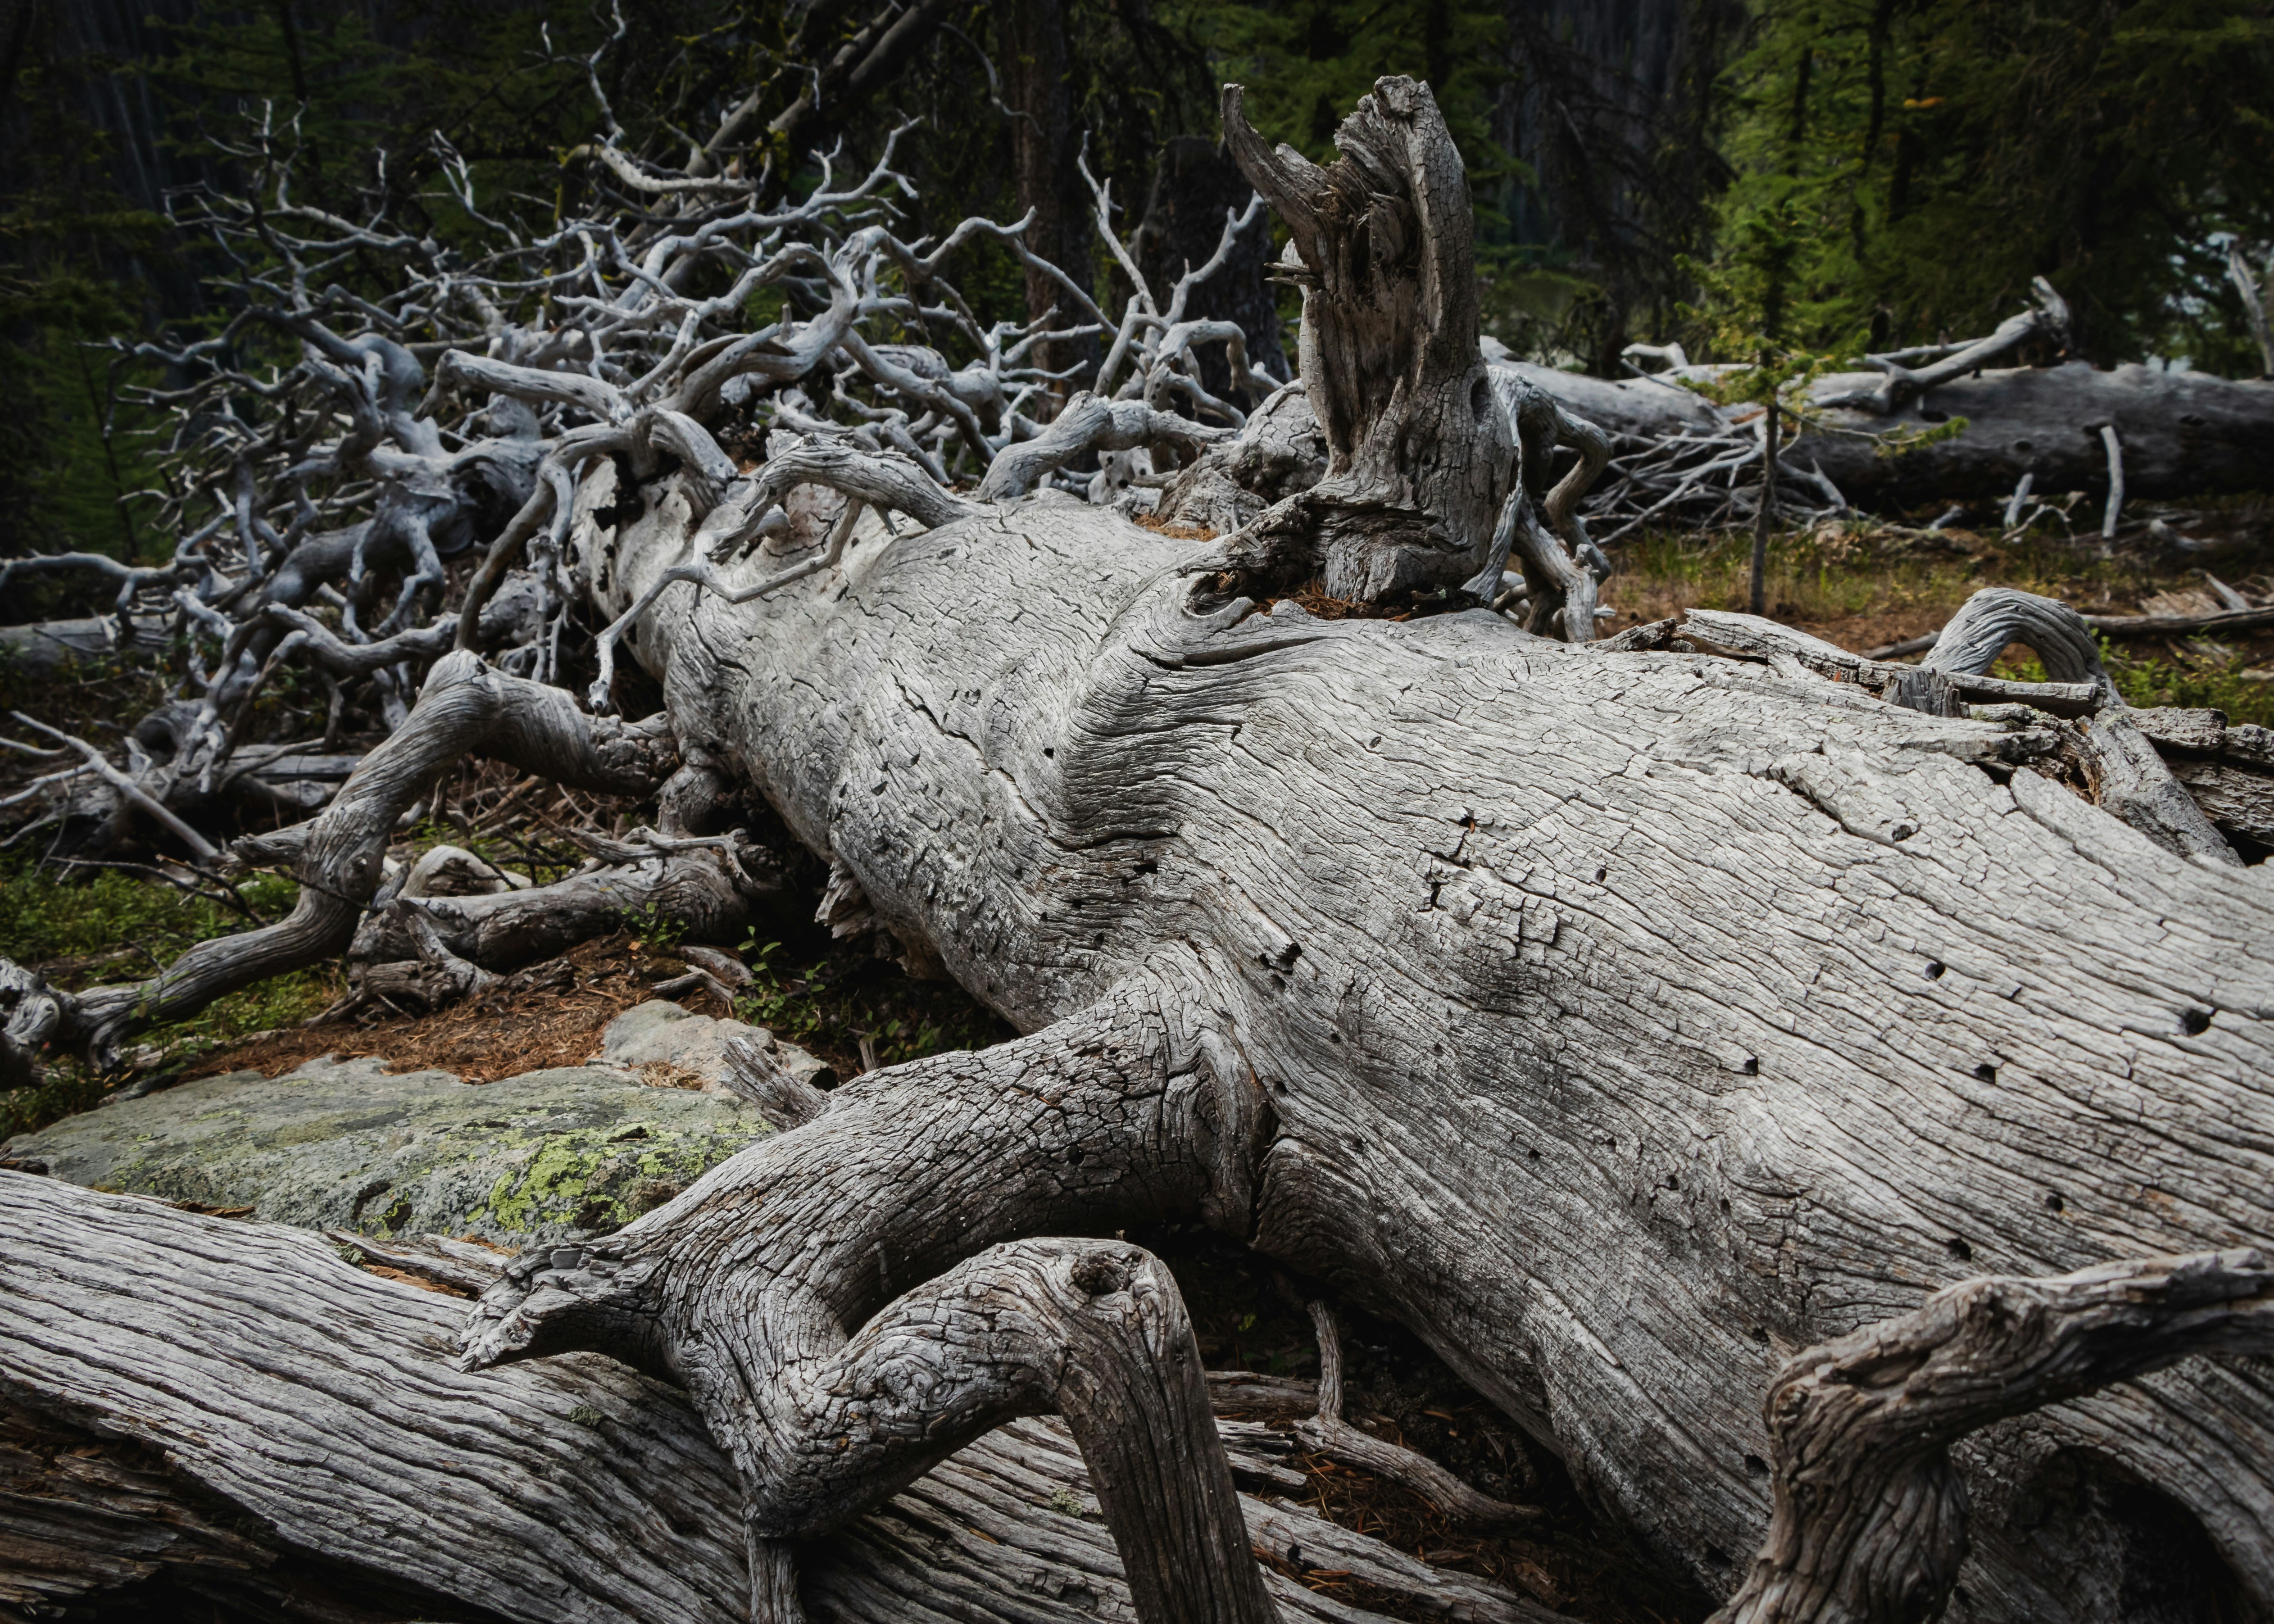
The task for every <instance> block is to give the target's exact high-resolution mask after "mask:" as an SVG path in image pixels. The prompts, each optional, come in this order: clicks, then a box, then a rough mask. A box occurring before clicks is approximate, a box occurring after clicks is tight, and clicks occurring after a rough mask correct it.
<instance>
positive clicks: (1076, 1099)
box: [463, 996, 1273, 1624]
mask: <svg viewBox="0 0 2274 1624" xmlns="http://www.w3.org/2000/svg"><path fill="white" fill-rule="evenodd" d="M1214 1047H1215V1045H1214V1043H1213V1042H1212V1041H1211V1040H1210V1039H1209V1038H1208V1037H1206V1036H1205V1035H1203V1034H1179V1032H1178V1030H1177V1028H1176V1026H1175V1024H1174V1023H1172V1022H1171V1021H1169V1020H1166V1019H1163V1017H1162V1016H1161V1015H1160V1014H1159V1013H1157V1012H1156V1011H1154V1010H1153V1008H1152V1006H1151V1005H1150V1004H1149V1003H1148V1001H1147V1000H1145V999H1144V998H1141V997H1138V996H1127V997H1119V998H1116V999H1113V1000H1110V1001H1108V1002H1107V1003H1106V1004H1101V1005H1099V1006H1097V1007H1096V1008H1094V1009H1092V1010H1090V1011H1085V1012H1084V1013H1083V1014H1081V1015H1077V1016H1074V1017H1072V1018H1070V1019H1067V1020H1065V1021H1062V1022H1060V1023H1059V1024H1058V1026H1053V1027H1050V1028H1049V1029H1047V1030H1046V1031H1044V1032H1043V1033H1039V1034H1035V1036H1033V1037H1029V1038H1023V1039H1020V1040H1018V1041H1014V1042H1012V1043H1008V1044H1005V1045H1003V1046H1001V1047H999V1048H998V1049H990V1050H987V1051H985V1052H983V1053H980V1054H962V1055H946V1056H934V1057H932V1058H930V1059H928V1060H922V1061H917V1062H915V1063H912V1064H908V1065H905V1066H900V1067H896V1068H893V1069H892V1070H890V1071H878V1072H873V1073H871V1074H870V1076H868V1077H866V1078H863V1079H861V1081H860V1082H858V1083H857V1084H854V1085H849V1086H847V1087H844V1088H840V1089H839V1090H838V1091H836V1093H835V1094H833V1095H832V1096H831V1098H830V1100H829V1101H828V1109H827V1110H826V1111H825V1112H824V1113H822V1114H821V1115H819V1116H816V1117H815V1118H813V1119H812V1120H811V1121H809V1122H808V1123H807V1124H806V1125H804V1126H802V1127H801V1128H800V1129H799V1130H798V1132H796V1133H794V1134H791V1135H777V1136H774V1137H772V1138H769V1139H764V1140H762V1141H760V1142H759V1143H758V1144H757V1145H756V1146H753V1147H751V1148H750V1149H749V1150H747V1151H745V1152H743V1153H742V1154H741V1155H739V1156H736V1157H734V1159H733V1160H731V1161H729V1162H725V1163H723V1164H722V1165H721V1166H719V1168H717V1169H713V1170H712V1172H711V1173H710V1174H708V1175H706V1176H705V1177H704V1178H703V1179H702V1180H701V1181H700V1182H699V1183H697V1184H696V1185H695V1186H694V1187H693V1188H692V1189H690V1190H689V1191H688V1192H686V1193H685V1194H684V1195H682V1196H681V1197H679V1198H678V1199H676V1200H674V1201H673V1202H671V1203H670V1204H669V1205H667V1206H666V1207H661V1208H659V1209H658V1210H657V1211H656V1212H654V1213H651V1214H648V1215H647V1216H646V1217H644V1218H642V1219H640V1220H638V1221H637V1222H635V1223H633V1224H631V1225H630V1226H629V1227H628V1228H626V1229H622V1230H620V1231H619V1232H617V1233H616V1234H615V1235H613V1236H610V1237H606V1239H604V1240H601V1241H599V1242H596V1243H593V1244H590V1245H586V1246H582V1247H571V1246H563V1247H556V1248H553V1249H551V1250H550V1251H548V1252H543V1253H540V1254H538V1255H535V1256H525V1257H524V1258H523V1259H517V1260H516V1263H515V1265H514V1266H513V1267H511V1268H509V1269H508V1273H507V1276H506V1278H505V1279H504V1280H503V1281H502V1282H500V1284H498V1285H497V1286H495V1287H493V1289H491V1290H490V1291H489V1292H487V1293H486V1294H485V1296H484V1297H483V1299H482V1301H481V1303H480V1304H479V1305H478V1307H477V1309H476V1311H475V1314H474V1316H473V1318H472V1319H471V1320H470V1321H469V1323H468V1325H467V1327H466V1331H465V1333H464V1338H463V1347H464V1350H465V1357H464V1362H465V1363H466V1364H468V1365H484V1364H490V1363H494V1362H497V1361H499V1360H501V1359H507V1358H512V1357H522V1356H524V1355H531V1354H540V1353H546V1352H554V1351H561V1350H567V1349H569V1348H575V1347H596V1348H601V1349H604V1350H609V1351H614V1352H617V1353H619V1354H621V1355H622V1356H624V1357H630V1358H632V1359H634V1360H635V1361H636V1362H639V1363H642V1364H644V1365H649V1366H650V1367H651V1368H652V1367H657V1366H660V1367H662V1368H664V1369H666V1370H667V1371H669V1372H672V1373H674V1374H675V1375H676V1376H677V1377H678V1378H679V1379H680V1380H682V1381H683V1382H685V1384H686V1385H687V1387H689V1391H690V1392H691V1393H692V1394H693V1395H694V1396H695V1398H696V1400H697V1402H698V1404H699V1405H700V1406H701V1408H702V1410H703V1413H704V1418H705V1419H706V1421H707V1422H708V1423H709V1424H710V1426H711V1429H712V1434H713V1435H714V1436H715V1437H716V1438H717V1439H718V1440H719V1443H720V1445H721V1447H724V1448H725V1449H726V1450H727V1453H728V1455H730V1456H731V1457H732V1458H733V1460H734V1463H735V1466H736V1469H737V1471H738V1473H739V1474H740V1476H741V1478H742V1485H743V1488H744V1492H745V1495H746V1502H747V1503H746V1512H745V1515H746V1517H747V1520H748V1527H749V1533H750V1537H751V1539H752V1541H753V1552H754V1556H755V1558H756V1559H757V1560H756V1563H755V1567H754V1574H755V1575H756V1576H757V1580H758V1583H757V1585H756V1587H755V1588H756V1591H757V1596H756V1600H757V1601H759V1602H764V1604H765V1605H770V1606H772V1607H774V1608H776V1611H774V1612H772V1613H764V1614H761V1615H760V1616H764V1617H768V1618H781V1617H790V1616H794V1614H790V1613H784V1612H781V1611H779V1608H780V1606H781V1605H782V1600H783V1596H784V1590H785V1587H784V1583H783V1580H782V1576H781V1571H780V1570H781V1568H782V1567H783V1565H784V1563H786V1562H787V1560H788V1559H787V1555H786V1553H783V1552H782V1551H781V1550H779V1548H778V1546H777V1544H776V1542H779V1541H786V1540H795V1539H801V1538H809V1537H811V1536H813V1535H816V1534H818V1533H821V1532H824V1531H825V1530H828V1529H831V1528H833V1527H836V1526H838V1525H839V1524H840V1523H842V1522H844V1521H846V1520H847V1519H848V1518H850V1517H852V1516H853V1515H856V1514H857V1513H859V1512H860V1511H862V1509H864V1508H865V1507H868V1506H869V1505H870V1504H872V1503H874V1502H875V1501H876V1500H879V1499H881V1498H883V1497H884V1496H885V1495H887V1494H890V1493H892V1492H895V1491H896V1490H897V1489H898V1488H900V1486H901V1485H904V1484H906V1483H907V1482H908V1481H910V1480H911V1479H912V1478H914V1477H916V1476H917V1475H918V1474H920V1473H921V1472H922V1471H924V1470H927V1469H928V1468H929V1467H930V1466H931V1465H932V1464H934V1463H936V1462H938V1461H939V1460H941V1459H944V1458H945V1456H946V1455H949V1454H951V1453H953V1451H954V1450H955V1449H957V1448H959V1447H961V1446H962V1445H963V1444H965V1443H967V1442H968V1441H970V1440H972V1439H974V1438H975V1437H977V1436H978V1435H979V1434H981V1433H982V1432H985V1431H987V1430H989V1429H990V1428H991V1427H993V1426H994V1425H998V1423H1000V1422H1002V1421H1004V1420H1007V1419H1010V1418H1012V1417H1015V1416H1019V1415H1025V1414H1031V1413H1035V1412H1036V1411H1038V1410H1050V1409H1056V1410H1059V1411H1060V1412H1061V1413H1062V1414H1064V1415H1065V1417H1067V1419H1068V1421H1069V1422H1070V1423H1071V1424H1072V1425H1073V1429H1074V1432H1075V1435H1076V1437H1077V1439H1078V1440H1080V1442H1081V1447H1082V1451H1083V1454H1084V1455H1085V1457H1086V1458H1087V1459H1088V1462H1089V1463H1090V1468H1091V1471H1092V1475H1093V1477H1094V1480H1095V1482H1096V1487H1097V1491H1098V1494H1099V1498H1100V1500H1102V1501H1103V1504H1104V1506H1105V1508H1106V1512H1107V1515H1108V1519H1109V1522H1110V1523H1111V1527H1112V1530H1113V1533H1114V1537H1115V1539H1116V1541H1117V1543H1118V1545H1120V1547H1121V1551H1122V1555H1123V1559H1124V1561H1125V1564H1126V1567H1127V1568H1128V1571H1129V1575H1130V1582H1131V1585H1132V1589H1133V1592H1134V1594H1135V1596H1136V1598H1137V1605H1138V1613H1139V1615H1140V1616H1141V1618H1144V1619H1147V1620H1193V1624H1199V1620H1259V1621H1260V1620H1268V1619H1269V1618H1270V1617H1272V1616H1273V1614H1272V1612H1271V1608H1270V1605H1269V1601H1268V1599H1267V1598H1266V1597H1265V1593H1264V1591H1263V1589H1262V1584H1261V1578H1260V1576H1259V1575H1258V1574H1257V1571H1256V1568H1255V1566H1254V1562H1253V1561H1252V1560H1250V1559H1249V1557H1248V1553H1247V1549H1246V1534H1245V1531H1244V1530H1243V1529H1242V1527H1241V1525H1240V1522H1239V1514H1238V1510H1237V1504H1236V1500H1235V1498H1234V1495H1233V1491H1232V1485H1231V1469H1230V1467H1229V1465H1228V1464H1227V1463H1226V1462H1225V1458H1224V1450H1223V1446H1222V1444H1221V1442H1220V1441H1219V1440H1218V1439H1217V1436H1216V1429H1215V1425H1214V1422H1213V1419H1212V1418H1211V1417H1210V1413H1209V1402H1208V1395H1207V1390H1206V1385H1205V1382H1204V1381H1203V1380H1202V1376H1201V1364H1200V1357H1199V1350H1198V1348H1197V1346H1196V1345H1195V1344H1194V1342H1193V1337H1192V1331H1191V1327H1190V1325H1189V1323H1188V1322H1187V1321H1186V1318H1185V1315H1184V1310H1183V1306H1182V1303H1181V1300H1180V1299H1179V1297H1178V1294H1177V1290H1176V1287H1175V1283H1174V1282H1173V1281H1172V1280H1171V1278H1170V1276H1169V1274H1168V1273H1167V1271H1166V1270H1165V1269H1164V1268H1163V1267H1162V1266H1161V1265H1159V1264H1158V1263H1157V1262H1156V1261H1155V1260H1154V1259H1151V1258H1149V1257H1148V1255H1147V1254H1145V1253H1144V1252H1141V1251H1140V1250H1138V1249H1137V1248H1135V1247H1133V1246H1129V1245H1127V1244H1123V1243H1118V1242H1099V1241H1079V1240H1058V1239H1040V1240H1038V1239H1033V1238H1028V1237H1033V1236H1035V1235H1037V1234H1041V1235H1049V1234H1051V1233H1052V1232H1062V1231H1064V1230H1066V1229H1090V1230H1096V1229H1106V1228H1111V1227H1117V1226H1119V1225H1123V1224H1126V1223H1129V1222H1138V1221H1141V1220H1145V1219H1151V1218H1159V1217H1165V1216H1170V1215H1177V1214H1181V1215H1188V1216H1203V1217H1209V1218H1212V1219H1213V1220H1215V1221H1216V1222H1220V1223H1225V1224H1234V1223H1239V1222H1243V1221H1244V1214H1246V1211H1247V1204H1248V1201H1249V1200H1250V1199H1251V1193H1252V1191H1251V1184H1252V1169H1253V1165H1254V1150H1255V1139H1256V1134H1257V1132H1258V1131H1259V1122H1260V1114H1261V1113H1260V1108H1259V1106H1258V1104H1257V1102H1256V1101H1255V1100H1254V1098H1253V1097H1252V1096H1253V1092H1254V1085H1253V1083H1252V1082H1251V1081H1249V1080H1248V1079H1247V1078H1246V1074H1245V1071H1244V1068H1239V1067H1237V1066H1233V1065H1230V1064H1217V1063H1215V1062H1212V1061H1210V1060H1209V1058H1207V1056H1208V1055H1209V1053H1210V1052H1211V1051H1212V1049H1214Z"/></svg>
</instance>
